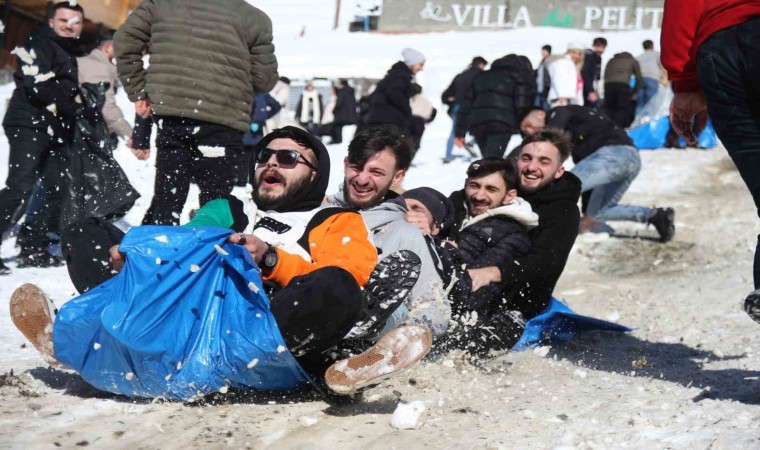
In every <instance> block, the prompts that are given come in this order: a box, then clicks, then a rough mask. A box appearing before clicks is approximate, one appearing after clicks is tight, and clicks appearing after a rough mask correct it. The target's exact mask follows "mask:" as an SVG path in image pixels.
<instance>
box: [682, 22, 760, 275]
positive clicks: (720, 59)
mask: <svg viewBox="0 0 760 450" xmlns="http://www.w3.org/2000/svg"><path fill="white" fill-rule="evenodd" d="M697 72H698V74H699V83H700V84H701V85H702V92H704V94H705V99H706V100H707V110H708V111H709V113H710V118H711V119H712V121H713V126H714V127H715V132H716V133H717V134H718V137H719V138H720V140H721V142H722V143H723V145H724V146H725V147H726V151H727V152H728V154H729V156H731V159H733V161H734V164H736V168H737V169H739V174H741V176H742V179H744V183H746V185H747V187H748V188H749V191H750V193H751V194H752V199H753V200H754V201H755V206H756V207H757V208H758V215H760V95H758V93H760V16H756V17H753V18H751V19H749V20H747V21H746V22H744V23H742V24H739V25H735V26H733V27H729V28H726V29H724V30H721V31H718V32H716V33H715V34H713V35H712V36H710V37H709V38H708V39H707V41H705V43H704V44H702V46H701V47H700V48H699V53H698V55H697ZM754 278H755V289H760V236H758V244H757V248H756V250H755V268H754Z"/></svg>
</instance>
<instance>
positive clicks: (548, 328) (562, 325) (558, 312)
mask: <svg viewBox="0 0 760 450" xmlns="http://www.w3.org/2000/svg"><path fill="white" fill-rule="evenodd" d="M593 330H601V331H619V332H629V331H633V330H632V329H631V328H628V327H625V326H623V325H618V324H616V323H612V322H607V321H606V320H601V319H595V318H593V317H587V316H582V315H580V314H577V313H576V312H574V311H573V310H572V309H570V308H569V307H568V306H567V305H565V304H564V303H562V302H561V301H559V300H557V299H556V298H554V297H552V299H551V301H550V302H549V306H547V307H546V309H544V311H543V312H542V313H541V314H539V315H537V316H536V317H533V318H532V319H530V320H528V321H527V322H526V323H525V331H523V334H522V336H521V337H520V340H519V341H517V344H515V346H514V347H513V349H514V350H526V349H528V348H530V347H535V346H537V345H539V344H540V343H541V342H545V341H551V342H568V341H571V340H572V339H574V338H575V337H576V336H577V335H579V334H581V333H584V332H586V331H593Z"/></svg>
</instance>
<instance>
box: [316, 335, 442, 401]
mask: <svg viewBox="0 0 760 450" xmlns="http://www.w3.org/2000/svg"><path fill="white" fill-rule="evenodd" d="M432 345H433V335H432V334H431V333H430V330H429V329H428V328H427V327H425V326H421V325H407V326H403V327H399V328H396V329H394V330H391V331H390V332H388V333H387V334H386V335H384V336H383V337H382V338H380V340H379V341H377V343H376V344H375V345H373V346H372V347H370V348H369V350H367V351H366V352H364V353H362V354H360V355H356V356H352V357H351V358H348V359H344V360H341V361H337V362H335V363H334V364H333V365H331V366H330V367H329V368H328V369H327V371H326V372H325V384H327V387H329V388H330V389H331V390H332V391H333V392H336V393H338V394H342V395H351V394H354V393H356V392H358V391H360V390H361V389H362V388H365V387H367V386H370V385H375V384H378V383H380V382H382V381H383V380H385V379H387V378H389V377H391V376H393V375H395V374H397V373H399V372H401V371H403V370H405V369H408V368H409V367H412V366H413V365H415V364H417V363H418V362H419V361H420V360H421V359H422V358H423V357H424V356H425V355H426V354H427V352H428V351H429V350H430V347H431V346H432Z"/></svg>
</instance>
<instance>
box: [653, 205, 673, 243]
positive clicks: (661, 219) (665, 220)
mask: <svg viewBox="0 0 760 450" xmlns="http://www.w3.org/2000/svg"><path fill="white" fill-rule="evenodd" d="M675 220H676V212H675V211H674V210H673V208H655V209H654V214H652V217H650V218H649V220H648V221H647V223H649V224H652V225H654V228H655V229H656V230H657V233H659V235H660V242H668V241H669V240H671V239H673V236H675V235H676V224H675Z"/></svg>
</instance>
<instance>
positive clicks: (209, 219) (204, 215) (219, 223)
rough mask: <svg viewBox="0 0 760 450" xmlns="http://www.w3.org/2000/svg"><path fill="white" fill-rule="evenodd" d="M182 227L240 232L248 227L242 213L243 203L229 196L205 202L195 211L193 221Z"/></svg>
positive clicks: (246, 218)
mask: <svg viewBox="0 0 760 450" xmlns="http://www.w3.org/2000/svg"><path fill="white" fill-rule="evenodd" d="M183 226H185V227H219V228H230V229H232V230H234V231H237V232H242V231H243V230H245V227H246V226H248V217H247V216H246V215H245V213H244V212H243V202H242V201H240V200H239V199H237V198H236V197H234V196H232V195H230V196H228V197H227V198H218V199H216V200H211V201H210V202H207V203H206V204H205V205H203V206H202V207H201V208H200V209H199V210H198V211H196V213H195V216H194V217H193V220H191V221H190V222H188V223H186V224H185V225H183Z"/></svg>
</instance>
